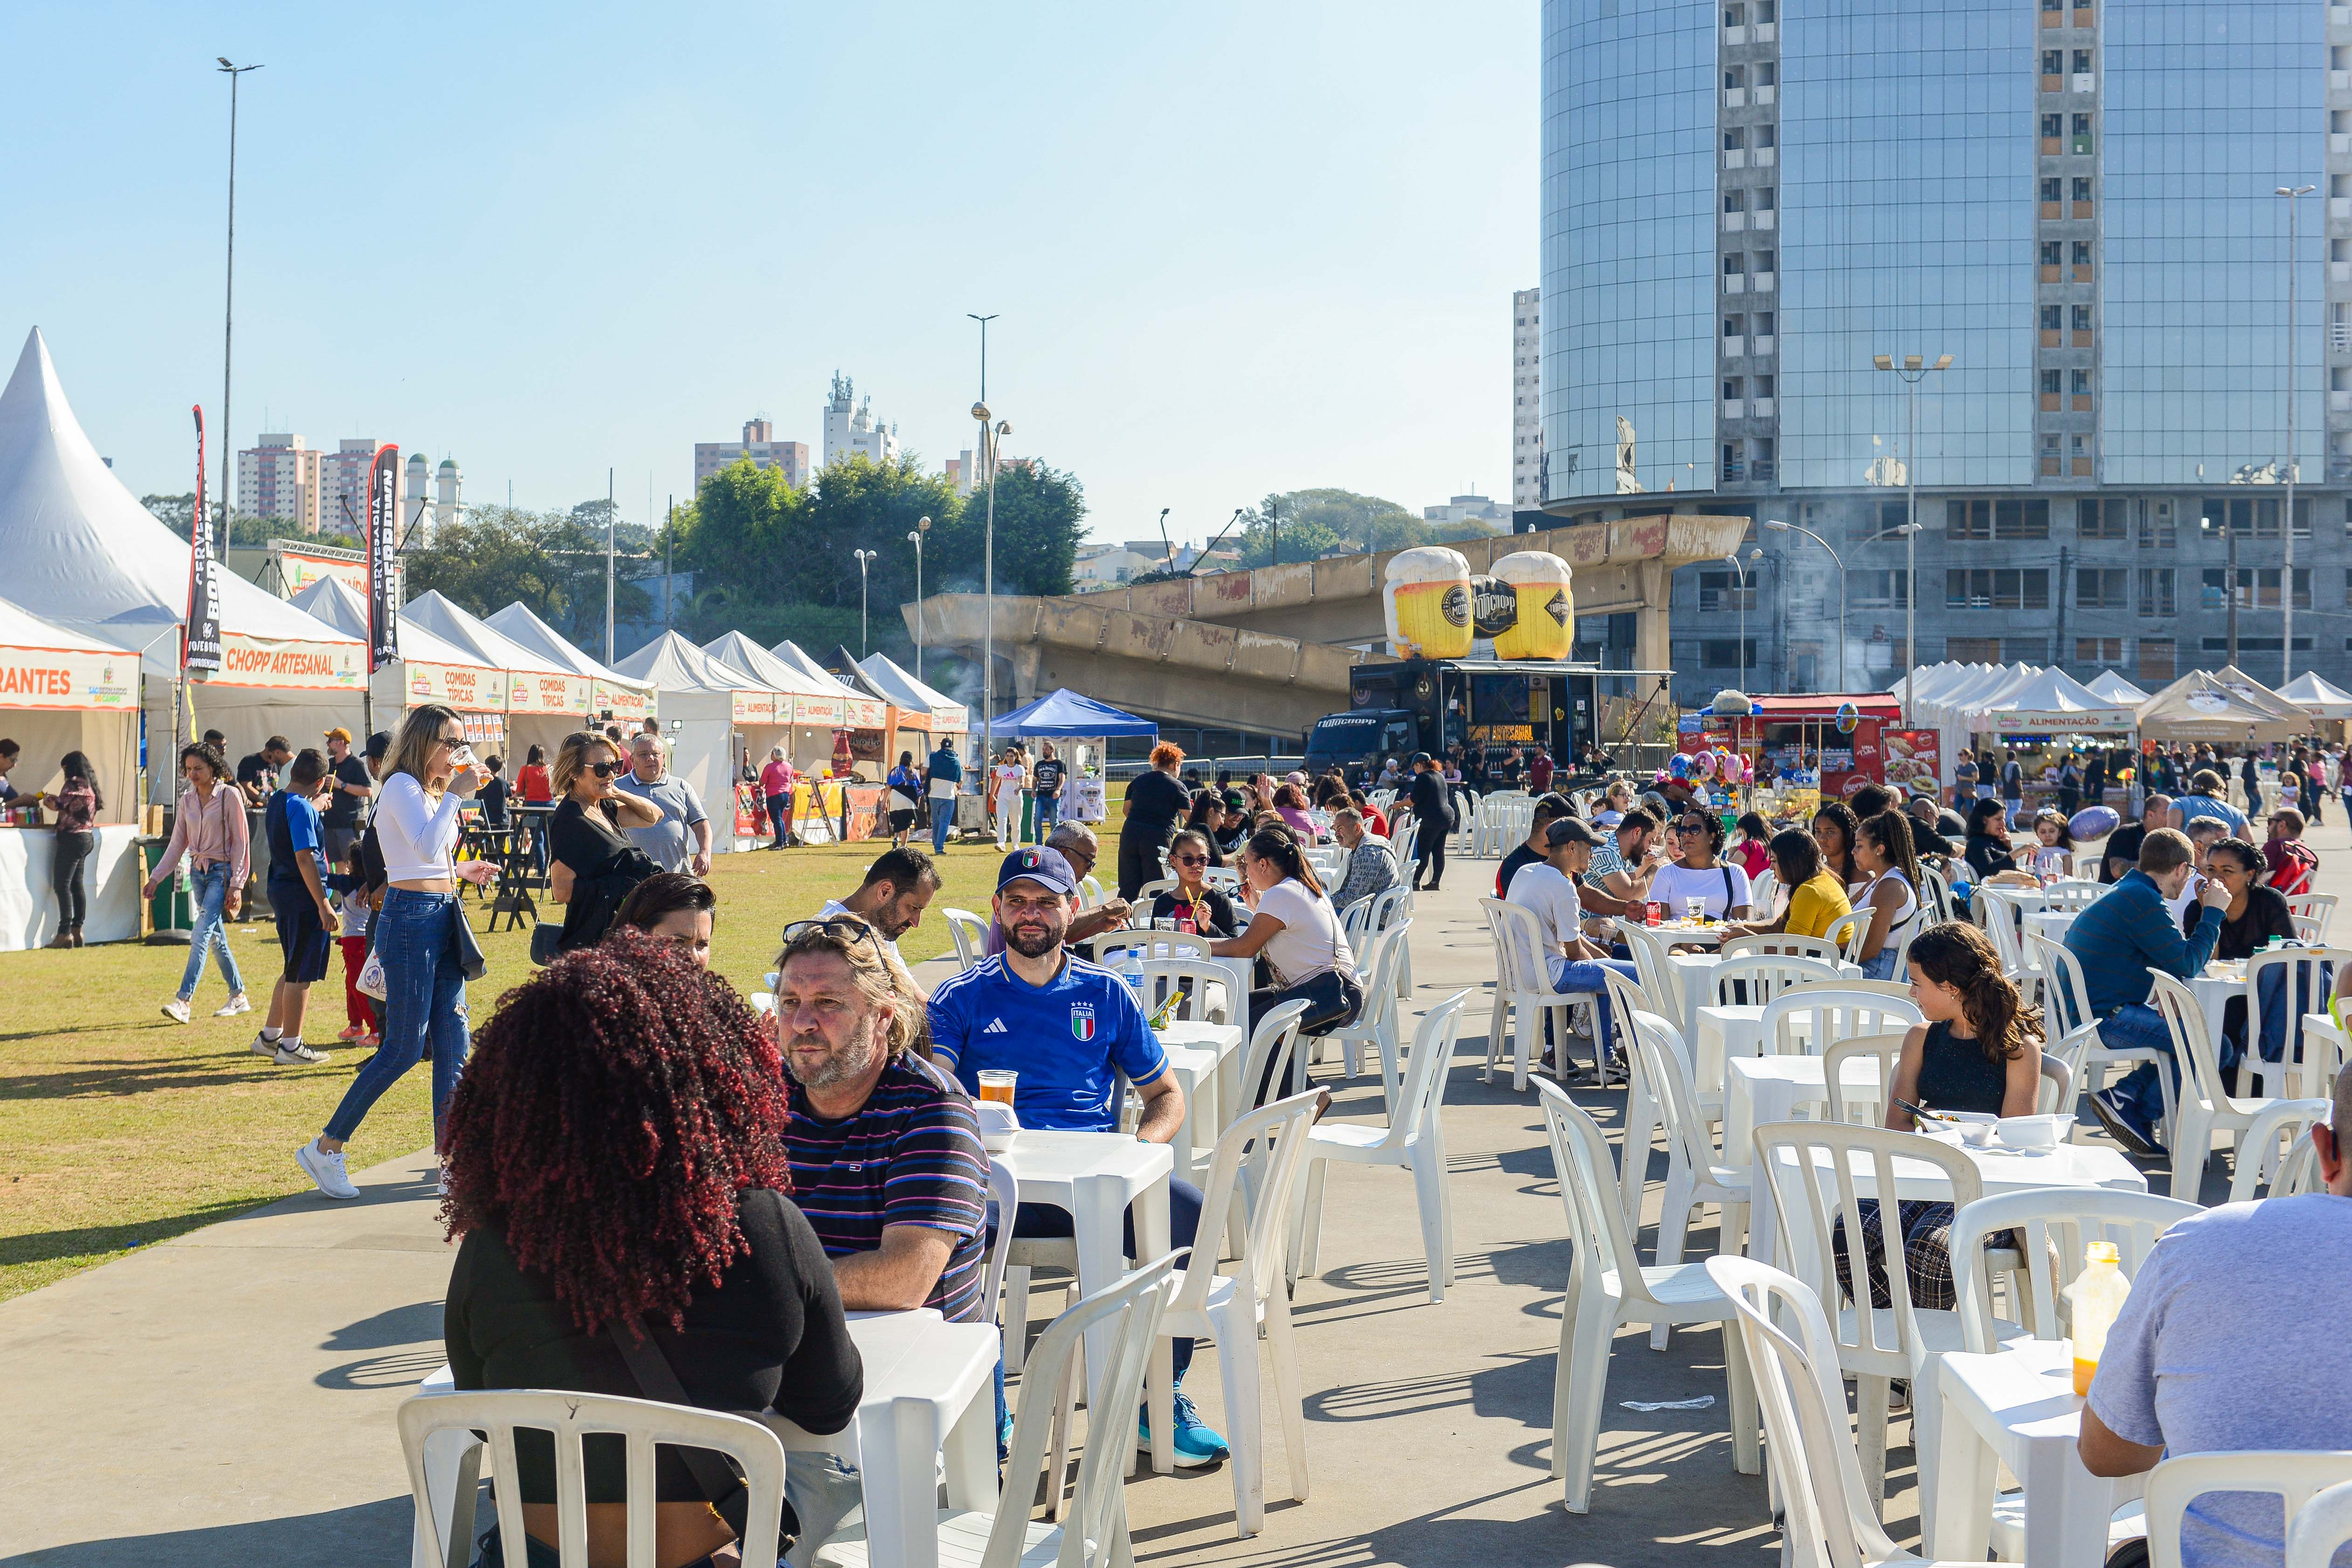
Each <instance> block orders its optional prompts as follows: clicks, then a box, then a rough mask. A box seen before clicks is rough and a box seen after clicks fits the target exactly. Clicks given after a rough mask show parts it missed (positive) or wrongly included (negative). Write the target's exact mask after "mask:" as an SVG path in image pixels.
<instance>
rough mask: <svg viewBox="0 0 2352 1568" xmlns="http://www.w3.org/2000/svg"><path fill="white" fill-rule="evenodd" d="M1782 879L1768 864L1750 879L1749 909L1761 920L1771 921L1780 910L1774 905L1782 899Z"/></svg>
mask: <svg viewBox="0 0 2352 1568" xmlns="http://www.w3.org/2000/svg"><path fill="white" fill-rule="evenodd" d="M1779 901H1780V878H1779V877H1777V876H1775V875H1774V874H1773V872H1772V868H1771V867H1769V866H1767V867H1765V868H1764V869H1762V870H1761V871H1759V872H1757V873H1756V875H1754V876H1753V877H1750V878H1749V879H1748V913H1749V914H1751V915H1753V916H1754V917H1755V918H1756V919H1758V920H1759V921H1769V920H1770V919H1771V918H1772V917H1773V916H1774V915H1777V914H1779V913H1780V910H1776V909H1774V908H1773V907H1772V906H1773V905H1774V904H1775V903H1778V902H1779Z"/></svg>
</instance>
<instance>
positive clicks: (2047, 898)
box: [2042, 877, 2107, 912]
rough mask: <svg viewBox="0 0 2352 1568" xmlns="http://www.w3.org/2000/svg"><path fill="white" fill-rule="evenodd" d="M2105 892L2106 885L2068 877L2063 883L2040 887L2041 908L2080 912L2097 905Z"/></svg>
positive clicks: (2052, 883) (2057, 882)
mask: <svg viewBox="0 0 2352 1568" xmlns="http://www.w3.org/2000/svg"><path fill="white" fill-rule="evenodd" d="M2106 890H2107V885H2106V884H2105V883H2104V882H2094V881H2087V880H2077V879H2074V878H2071V877H2070V878H2067V879H2064V880H2063V881H2056V882H2051V883H2047V884H2045V885H2044V886H2043V887H2042V908H2043V909H2045V910H2075V911H2077V912H2080V911H2081V910H2087V909H2089V908H2090V907H2091V906H2092V905H2093V904H2095V903H2097V902H2098V901H2099V900H2100V898H2101V897H2102V896H2103V895H2105V892H2106Z"/></svg>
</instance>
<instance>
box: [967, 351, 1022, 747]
mask: <svg viewBox="0 0 2352 1568" xmlns="http://www.w3.org/2000/svg"><path fill="white" fill-rule="evenodd" d="M982 330H983V331H985V328H983V329H982ZM971 416H972V417H973V418H974V419H977V420H979V421H980V450H981V460H982V462H984V463H986V464H987V465H988V521H987V527H986V533H985V537H984V541H983V542H982V556H981V584H982V586H981V593H982V597H983V599H984V600H985V601H986V608H985V611H984V619H983V620H982V634H981V668H980V752H981V758H982V763H985V762H986V760H987V759H988V758H990V757H992V756H994V755H995V754H996V462H997V458H998V455H999V449H998V443H999V442H1000V441H1001V440H1002V439H1003V437H1007V436H1010V435H1012V434H1013V426H1012V425H1011V424H1010V423H1009V422H1008V421H1005V420H1003V419H1000V420H998V421H997V422H996V423H995V424H994V425H993V426H991V425H990V424H989V422H988V420H989V415H988V405H987V404H985V403H975V404H973V405H971Z"/></svg>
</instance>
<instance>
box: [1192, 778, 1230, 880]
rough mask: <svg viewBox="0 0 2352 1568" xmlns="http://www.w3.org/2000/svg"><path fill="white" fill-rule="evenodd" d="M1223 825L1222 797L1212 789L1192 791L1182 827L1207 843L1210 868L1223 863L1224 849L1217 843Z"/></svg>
mask: <svg viewBox="0 0 2352 1568" xmlns="http://www.w3.org/2000/svg"><path fill="white" fill-rule="evenodd" d="M1224 823H1225V802H1224V797H1223V795H1219V794H1218V793H1217V792H1216V791H1215V790H1213V789H1204V790H1196V791H1194V792H1193V795H1192V810H1191V811H1189V812H1187V813H1186V814H1185V816H1184V827H1185V828H1186V829H1188V830H1190V831H1191V832H1193V833H1197V834H1199V835H1201V836H1202V837H1203V838H1206V839H1207V840H1208V841H1209V864H1210V865H1212V866H1223V864H1224V863H1225V852H1224V849H1223V847H1222V846H1221V845H1219V844H1218V842H1217V834H1218V832H1219V831H1220V830H1221V829H1222V828H1223V826H1224Z"/></svg>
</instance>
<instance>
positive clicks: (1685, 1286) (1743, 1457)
mask: <svg viewBox="0 0 2352 1568" xmlns="http://www.w3.org/2000/svg"><path fill="white" fill-rule="evenodd" d="M1536 1095H1537V1099H1538V1101H1539V1102H1540V1103H1541V1105H1542V1106H1543V1112H1544V1129H1545V1131H1546V1133H1547V1135H1548V1136H1549V1138H1550V1141H1551V1158H1552V1166H1553V1168H1554V1170H1555V1171H1557V1172H1558V1173H1559V1192H1560V1202H1561V1204H1562V1205H1563V1206H1564V1207H1565V1208H1566V1209H1567V1211H1568V1233H1569V1238H1570V1241H1571V1242H1572V1243H1573V1244H1574V1251H1573V1253H1572V1256H1571V1258H1570V1274H1569V1280H1568V1299H1567V1300H1565V1301H1563V1302H1562V1303H1561V1304H1560V1315H1559V1362H1558V1363H1557V1367H1556V1370H1555V1371H1554V1373H1553V1376H1552V1395H1551V1473H1552V1475H1553V1476H1554V1477H1555V1478H1558V1479H1561V1480H1562V1481H1564V1482H1565V1487H1566V1502H1567V1507H1568V1511H1569V1512H1570V1513H1589V1512H1591V1509H1592V1464H1593V1455H1594V1450H1595V1449H1596V1448H1597V1447H1599V1446H1600V1437H1601V1405H1602V1401H1603V1399H1604V1398H1605V1397H1606V1396H1607V1394H1608V1388H1609V1362H1610V1352H1611V1350H1612V1344H1613V1342H1614V1341H1615V1339H1616V1337H1617V1331H1618V1329H1619V1328H1620V1327H1621V1326H1622V1325H1623V1324H1624V1323H1626V1322H1627V1321H1633V1322H1637V1323H1643V1322H1646V1323H1650V1324H1653V1325H1664V1326H1665V1327H1667V1328H1672V1327H1673V1325H1675V1324H1677V1323H1720V1324H1723V1325H1724V1331H1725V1335H1726V1339H1725V1343H1724V1377H1725V1381H1726V1382H1727V1384H1728V1385H1729V1389H1728V1392H1729V1394H1730V1398H1729V1401H1728V1405H1729V1415H1730V1421H1731V1455H1732V1468H1734V1469H1737V1470H1738V1471H1739V1472H1740V1473H1741V1474H1743V1475H1754V1474H1755V1473H1756V1472H1757V1470H1758V1469H1759V1468H1761V1467H1760V1461H1759V1456H1758V1453H1757V1445H1756V1385H1755V1383H1754V1380H1753V1379H1752V1378H1751V1376H1750V1375H1749V1372H1748V1364H1747V1356H1746V1354H1745V1353H1744V1352H1743V1351H1742V1349H1741V1347H1740V1346H1739V1344H1738V1339H1737V1336H1736V1335H1734V1334H1733V1333H1732V1331H1731V1328H1730V1324H1729V1321H1728V1320H1729V1319H1730V1317H1731V1307H1730V1303H1729V1302H1728V1301H1727V1300H1726V1299H1725V1297H1724V1293H1723V1292H1722V1291H1721V1290H1720V1289H1717V1287H1716V1285H1715V1282H1714V1281H1713V1280H1712V1279H1709V1278H1708V1277H1707V1274H1706V1267H1705V1266H1704V1265H1702V1264H1697V1263H1683V1264H1677V1265H1675V1266H1673V1267H1671V1268H1667V1267H1661V1268H1643V1267H1642V1260H1641V1258H1640V1256H1639V1255H1638V1254H1637V1253H1636V1252H1635V1251H1634V1249H1633V1237H1631V1236H1630V1235H1628V1234H1627V1233H1626V1229H1625V1221H1624V1216H1623V1215H1622V1214H1621V1213H1620V1212H1619V1211H1618V1207H1617V1184H1616V1182H1615V1181H1614V1180H1613V1178H1612V1166H1611V1164H1610V1163H1609V1142H1608V1140H1607V1139H1606V1138H1604V1137H1602V1136H1601V1129H1600V1127H1599V1126H1598V1125H1597V1124H1596V1123H1595V1122H1594V1121H1593V1120H1592V1118H1591V1117H1590V1116H1588V1115H1587V1114H1585V1112H1584V1110H1582V1108H1580V1106H1578V1105H1577V1103H1576V1102H1575V1101H1574V1100H1570V1099H1569V1097H1568V1095H1567V1094H1566V1093H1565V1092H1564V1091H1563V1090H1562V1089H1560V1088H1559V1086H1558V1085H1557V1084H1549V1083H1546V1082H1544V1081H1543V1080H1542V1079H1537V1080H1536Z"/></svg>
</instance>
